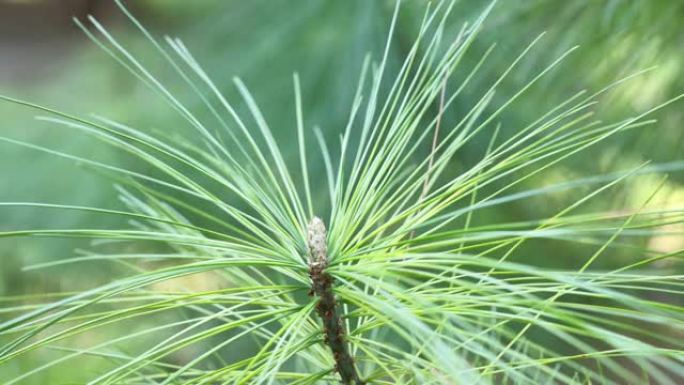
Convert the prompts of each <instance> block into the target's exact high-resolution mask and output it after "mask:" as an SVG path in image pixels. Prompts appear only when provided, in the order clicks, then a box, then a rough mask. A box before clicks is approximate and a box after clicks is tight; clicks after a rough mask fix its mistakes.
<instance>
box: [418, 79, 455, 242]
mask: <svg viewBox="0 0 684 385" xmlns="http://www.w3.org/2000/svg"><path fill="white" fill-rule="evenodd" d="M448 78H449V76H448V74H447V73H446V72H445V73H444V79H442V88H441V91H440V95H439V110H438V111H437V121H436V122H435V132H434V134H432V148H431V149H430V157H429V160H428V168H427V172H426V173H425V180H424V181H423V190H422V191H421V192H420V196H419V197H418V202H419V203H420V202H422V201H423V199H425V197H426V196H427V194H428V192H429V191H430V174H431V172H432V168H433V165H434V163H435V152H437V146H438V145H439V128H440V126H441V125H442V115H443V114H444V99H445V95H446V86H447V80H448ZM415 235H416V231H415V230H412V231H411V234H410V235H409V239H412V238H413V237H414V236H415Z"/></svg>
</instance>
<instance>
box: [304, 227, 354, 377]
mask: <svg viewBox="0 0 684 385" xmlns="http://www.w3.org/2000/svg"><path fill="white" fill-rule="evenodd" d="M307 230H308V239H307V241H308V247H309V276H310V277H311V294H315V295H316V296H318V297H319V301H318V305H316V312H317V313H318V316H319V317H320V318H321V320H322V321H323V334H324V341H325V344H326V345H328V347H329V348H330V350H331V351H332V355H333V359H334V360H335V370H336V371H337V372H338V373H339V374H340V377H341V378H342V383H343V384H345V385H364V384H365V383H364V382H363V381H361V378H360V377H359V373H358V371H357V369H356V365H355V364H354V358H353V357H352V356H351V353H350V352H349V346H348V344H347V342H346V341H345V335H346V330H345V327H344V322H343V320H342V314H341V311H340V308H339V306H338V304H337V301H336V300H335V294H334V293H333V289H332V287H333V283H334V279H333V277H332V276H331V275H330V274H328V273H327V272H326V271H325V269H326V268H327V267H328V251H327V246H326V231H325V225H324V224H323V221H321V220H320V219H319V218H318V217H314V218H313V219H312V220H311V223H309V226H308V229H307Z"/></svg>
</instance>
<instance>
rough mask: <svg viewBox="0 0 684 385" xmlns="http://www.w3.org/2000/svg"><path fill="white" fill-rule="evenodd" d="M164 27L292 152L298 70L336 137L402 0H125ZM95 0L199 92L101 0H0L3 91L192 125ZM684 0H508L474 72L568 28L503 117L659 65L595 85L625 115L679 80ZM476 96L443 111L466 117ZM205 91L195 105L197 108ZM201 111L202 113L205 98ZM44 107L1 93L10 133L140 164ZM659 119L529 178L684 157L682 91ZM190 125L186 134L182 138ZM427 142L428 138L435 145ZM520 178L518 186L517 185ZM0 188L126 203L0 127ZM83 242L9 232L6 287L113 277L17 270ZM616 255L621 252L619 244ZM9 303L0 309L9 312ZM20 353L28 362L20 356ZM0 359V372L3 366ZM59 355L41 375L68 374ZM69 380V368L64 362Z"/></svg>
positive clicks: (149, 59) (141, 52) (470, 9)
mask: <svg viewBox="0 0 684 385" xmlns="http://www.w3.org/2000/svg"><path fill="white" fill-rule="evenodd" d="M425 3H426V2H424V1H418V0H409V1H405V4H404V6H403V7H402V9H401V13H400V18H399V22H398V27H397V34H396V36H395V39H394V41H393V46H392V51H391V53H390V72H391V69H393V68H394V69H396V68H397V66H398V63H399V62H400V60H402V57H403V55H405V54H406V52H407V50H408V47H409V45H410V44H411V43H412V41H413V38H414V36H415V32H416V29H417V26H418V23H419V22H420V18H421V16H422V12H423V9H424V6H425ZM487 4H488V1H461V2H460V3H459V5H457V8H456V9H457V11H456V12H455V16H454V18H453V25H454V30H456V29H458V28H459V27H460V25H461V24H460V23H461V22H462V21H465V20H469V19H472V18H473V17H474V16H476V15H477V14H478V13H479V12H480V11H481V10H482V9H483V8H484V7H485V6H486V5H487ZM128 5H129V6H130V8H131V10H132V11H133V13H134V14H135V15H136V16H137V17H139V19H140V20H141V21H142V22H143V23H144V24H145V25H146V26H147V27H148V28H149V29H150V30H151V31H152V32H153V33H154V34H155V35H156V36H159V37H161V36H163V35H166V34H168V35H171V36H174V37H179V38H181V39H182V40H183V41H184V42H185V44H186V45H187V46H188V47H189V48H190V50H191V51H192V53H193V54H194V55H195V57H196V58H197V59H198V61H199V62H200V63H201V64H202V65H203V66H204V68H205V70H206V71H207V72H208V73H209V74H210V76H211V77H212V78H213V80H214V81H215V82H216V84H217V85H218V86H219V88H220V89H221V90H222V91H223V92H225V93H226V95H227V96H228V97H229V98H232V100H236V99H237V98H236V92H235V89H234V87H233V85H232V78H233V77H234V76H239V77H240V78H242V79H243V80H244V81H245V83H246V84H247V86H248V87H249V88H250V90H251V92H252V93H253V95H255V97H256V99H257V101H258V102H259V104H260V106H261V108H262V110H263V112H264V113H265V116H266V118H267V120H268V121H269V122H270V124H271V127H272V129H273V130H274V132H275V135H276V137H277V140H278V142H279V144H280V145H281V146H282V147H283V149H284V151H285V153H286V154H290V157H291V158H292V159H294V158H293V157H294V155H295V148H294V144H295V143H294V141H293V138H294V135H293V132H294V129H295V116H294V101H293V100H294V98H293V90H292V73H293V72H295V71H297V72H298V73H299V74H300V77H301V79H302V90H303V97H304V112H305V120H306V125H307V128H308V129H310V128H311V127H313V126H314V125H317V126H320V127H321V128H322V130H323V132H324V133H325V135H326V136H327V137H328V138H329V139H331V140H333V141H334V140H336V138H337V137H338V135H339V133H340V132H341V130H342V129H343V128H344V124H345V123H346V119H347V116H348V113H349V109H350V105H351V99H352V97H353V92H354V91H355V90H354V87H355V84H356V81H357V78H358V73H359V70H360V68H361V64H362V61H363V58H364V56H365V55H366V54H367V53H369V52H370V53H371V54H372V55H373V58H375V59H378V58H379V57H380V55H381V52H382V49H383V46H384V42H385V39H386V35H387V31H388V26H389V22H390V19H391V15H392V10H393V7H394V1H389V0H373V1H369V0H345V1H333V0H307V1H293V0H289V1H285V0H252V1H243V0H235V1H233V0H221V1H219V0H203V1H185V0H139V1H130V4H128ZM89 13H91V14H94V15H95V17H97V18H98V20H100V21H101V22H102V23H103V24H104V25H105V26H106V27H107V28H108V29H109V30H110V31H111V32H112V33H113V34H114V35H115V36H116V37H117V38H118V39H120V41H121V42H122V43H123V44H125V46H126V47H127V48H129V49H130V51H131V52H133V53H134V54H136V55H137V57H139V58H140V59H141V60H142V61H143V63H145V64H146V65H148V66H149V67H150V68H152V69H154V70H155V71H157V73H159V74H160V78H161V79H162V80H163V82H164V83H165V84H167V85H169V86H170V88H171V89H172V90H174V91H176V92H177V94H178V95H179V97H180V98H181V99H182V100H183V101H184V102H186V103H187V104H188V105H190V106H191V107H192V106H198V105H199V100H198V99H197V98H196V97H193V95H191V93H190V92H189V90H187V89H186V88H182V87H179V85H180V82H179V81H178V80H177V79H176V78H175V77H174V76H173V74H172V73H171V71H170V70H169V68H167V67H165V66H164V65H163V63H162V62H161V61H160V60H159V59H158V55H157V53H156V52H155V51H154V50H153V47H151V46H150V45H149V43H148V42H146V41H145V40H144V39H143V37H142V36H141V34H140V33H139V32H138V31H137V30H136V29H135V27H134V26H133V25H132V24H131V23H130V22H129V21H128V20H126V18H125V17H124V16H123V15H122V14H121V13H120V12H119V11H118V9H117V8H116V6H115V5H114V4H113V3H111V2H109V1H85V0H72V1H50V0H46V1H0V93H2V94H5V95H8V96H12V97H16V98H19V99H24V100H30V101H33V102H36V103H38V104H43V105H47V106H50V107H54V108H56V109H58V110H63V111H67V112H70V113H74V114H76V115H83V116H87V115H88V114H97V115H101V116H105V117H108V118H111V119H114V120H117V121H120V122H122V123H126V124H129V125H131V126H134V127H136V128H140V129H144V130H155V131H159V132H164V133H165V134H168V135H187V134H188V132H189V131H188V127H187V125H186V124H185V123H184V122H183V121H182V120H181V119H180V118H179V117H178V116H177V115H176V114H175V113H174V112H173V111H172V110H171V109H170V108H168V107H167V106H166V105H165V104H164V103H163V102H161V101H160V100H159V99H158V98H156V97H155V96H154V94H153V93H151V92H150V91H149V90H148V89H147V88H145V86H144V85H142V84H141V83H140V82H138V81H136V80H135V79H134V78H133V77H132V76H130V75H129V74H128V73H127V72H126V71H125V69H124V68H122V67H121V66H119V65H117V63H115V62H114V61H113V60H111V58H109V57H108V56H107V55H106V54H105V53H104V52H102V51H101V50H99V49H98V48H97V47H96V46H95V45H94V44H92V43H91V42H90V41H89V40H88V39H87V38H86V37H85V36H84V35H83V33H82V32H81V31H79V30H78V29H77V28H76V27H75V26H74V23H73V22H72V20H71V17H72V16H76V17H78V18H80V19H83V18H84V17H85V15H86V14H89ZM682 20H684V2H681V1H673V0H573V1H553V0H507V1H500V2H499V4H498V5H497V6H496V8H495V9H494V11H493V14H492V15H491V16H490V18H489V20H488V21H487V22H486V24H485V29H484V31H483V32H482V35H481V36H480V38H479V39H478V41H477V43H476V44H475V46H474V47H473V48H472V52H473V54H472V55H471V56H472V59H471V60H472V61H473V62H474V61H476V60H477V59H478V58H479V56H478V55H477V54H478V53H481V52H483V51H484V50H486V49H487V47H489V46H490V45H491V44H492V43H497V49H496V51H495V52H494V54H493V55H492V57H491V59H490V60H489V61H488V62H487V64H486V65H485V67H484V69H483V72H482V73H481V74H480V76H479V77H478V79H477V81H476V82H475V84H474V86H473V87H470V89H469V90H468V92H467V93H466V94H465V96H466V98H468V97H472V98H475V97H479V95H481V93H482V91H483V89H485V87H488V86H489V84H490V83H491V81H492V79H494V78H495V77H497V76H499V75H500V73H501V72H502V71H503V70H504V69H505V68H506V67H507V66H508V65H509V63H510V61H511V60H512V59H513V58H514V57H515V55H517V54H518V52H520V51H521V50H522V49H523V48H524V47H525V46H526V45H527V44H528V43H529V42H530V41H532V40H533V39H534V38H535V37H536V36H538V35H539V34H540V33H541V32H544V31H546V32H547V34H546V36H545V37H544V38H543V40H542V41H541V43H540V44H539V46H538V47H536V48H535V49H534V51H533V52H532V53H531V54H530V55H529V56H528V57H527V58H526V59H525V60H524V62H523V63H522V64H521V66H520V67H519V68H518V69H517V70H516V71H515V73H514V74H513V76H511V77H510V78H509V79H508V80H507V81H506V82H504V84H502V86H501V87H500V90H499V91H498V92H497V94H496V98H495V99H496V100H495V103H494V105H496V104H497V103H496V101H498V102H499V103H500V102H501V101H503V100H505V99H506V98H508V97H510V96H511V95H512V94H513V93H514V92H515V91H516V90H517V89H518V88H519V87H521V86H522V85H524V84H525V83H526V82H527V81H528V80H529V79H530V78H531V77H532V76H534V74H535V73H536V72H537V71H539V70H540V69H541V68H543V67H544V66H545V65H547V64H548V63H550V62H551V61H552V60H553V59H554V58H555V57H557V56H559V55H560V54H562V53H563V52H564V51H565V50H567V49H568V48H570V47H572V46H574V45H580V47H581V48H580V49H579V50H578V51H576V52H575V53H573V54H572V56H570V57H569V58H568V59H567V60H566V61H565V62H564V63H563V64H562V65H561V66H560V67H559V68H558V69H556V70H554V71H553V72H552V73H551V74H550V75H549V76H547V77H545V78H544V79H543V80H542V81H541V82H540V83H539V84H537V85H536V86H535V87H534V88H533V89H531V90H530V92H529V93H528V94H527V95H526V96H525V97H524V98H523V99H521V100H520V101H519V102H517V103H516V104H515V105H514V106H513V107H512V108H511V109H509V111H508V112H507V113H505V114H504V116H502V118H501V120H502V122H504V124H503V125H502V130H503V131H504V135H505V133H506V132H514V131H515V130H516V129H520V128H521V127H524V126H525V125H526V123H529V122H531V121H533V120H534V119H536V118H537V117H539V116H540V115H541V114H542V113H543V112H545V111H546V110H547V109H548V108H549V107H550V106H553V105H555V104H557V103H559V102H561V101H563V100H564V99H565V98H566V97H568V96H569V95H571V94H572V93H574V92H577V91H578V90H580V89H584V88H586V89H589V90H593V91H595V90H598V89H600V88H602V87H603V86H604V85H606V84H609V83H610V82H612V81H614V80H616V79H619V78H621V77H623V76H626V75H627V74H630V73H632V72H635V71H637V70H639V69H643V68H648V67H651V66H654V65H657V66H658V67H657V68H656V69H655V70H654V71H652V72H650V73H649V74H647V75H645V76H642V77H640V78H638V79H636V80H634V81H631V82H629V83H628V84H627V85H625V86H622V87H620V88H619V89H617V90H616V91H615V92H611V93H609V94H607V95H606V96H605V97H602V103H601V105H600V106H599V107H598V115H599V116H600V117H601V118H602V119H603V120H606V121H608V120H612V119H613V120H614V119H619V118H626V117H630V116H633V115H634V114H635V113H637V112H640V111H644V110H646V109H648V107H650V106H653V105H656V104H658V103H661V102H663V101H665V100H668V99H670V98H672V97H674V96H677V95H678V94H680V93H682V92H683V91H684V69H683V68H684V54H683V53H684V26H683V23H682ZM468 106H469V105H468V104H465V103H464V104H463V105H459V104H458V103H457V105H456V106H455V108H454V109H453V110H452V111H451V112H450V114H452V116H451V117H447V119H449V118H450V119H456V118H457V117H458V115H459V111H461V112H462V111H463V110H464V109H466V108H468ZM198 108H199V107H198ZM200 113H201V112H200ZM35 115H36V112H35V111H32V110H29V109H26V108H23V107H20V106H17V105H13V104H10V103H0V132H1V135H2V136H5V137H10V138H13V139H17V140H24V141H28V142H31V143H34V144H38V145H43V146H48V147H50V148H53V149H56V150H59V151H65V152H69V153H73V154H77V155H80V156H84V157H87V158H92V159H97V160H99V161H104V162H108V163H113V164H118V165H125V166H127V167H132V168H135V167H140V166H139V165H136V164H135V163H134V161H133V160H131V159H130V158H127V157H125V156H123V155H121V154H118V153H117V152H116V151H115V150H113V149H111V148H109V147H107V146H106V145H103V144H101V143H98V142H97V141H95V140H94V139H92V138H88V137H86V136H84V135H82V134H79V133H77V132H76V131H71V130H68V129H65V128H63V127H57V126H55V125H50V124H47V123H45V122H40V121H36V120H35V119H33V117H34V116H35ZM654 117H655V118H657V119H658V120H659V122H658V123H657V124H656V125H654V126H649V127H647V128H646V129H643V130H632V131H630V132H627V133H625V134H623V135H620V136H619V137H616V138H613V139H611V140H610V141H609V142H608V143H604V144H603V145H602V146H601V147H600V148H593V149H592V150H591V152H590V154H589V155H588V156H587V155H586V154H585V155H583V156H576V157H573V158H572V159H570V160H569V161H567V162H564V163H563V164H562V166H559V167H556V168H554V169H553V170H552V171H549V172H546V173H544V174H543V175H540V176H539V177H535V178H533V179H532V180H530V181H528V182H526V186H527V187H528V188H529V187H530V186H540V185H545V184H550V183H554V182H558V181H562V180H566V179H571V178H575V177H580V176H583V175H592V174H596V173H604V172H610V171H615V170H624V169H627V168H630V167H634V166H636V165H638V164H641V163H642V162H643V161H645V160H653V161H654V162H671V161H676V160H684V128H683V127H682V124H681V122H682V120H683V118H684V108H682V104H681V103H679V104H675V105H673V106H670V107H668V108H667V109H665V110H663V111H661V112H659V113H658V114H657V115H656V116H654ZM188 140H191V139H188ZM484 147H486V140H482V143H479V142H475V143H473V144H472V145H470V146H468V147H467V148H465V149H464V151H462V152H461V153H460V154H459V155H458V158H457V159H456V161H455V163H456V164H455V165H454V167H456V168H458V167H466V166H467V165H468V164H471V163H472V162H474V161H475V160H477V159H478V158H479V157H480V156H481V155H482V153H483V149H484ZM427 151H428V149H427V148H426V149H425V152H426V153H427ZM312 164H313V165H314V167H318V168H317V169H314V170H312V172H313V174H314V176H315V178H314V180H319V181H322V180H323V178H324V177H323V168H322V167H323V166H322V163H321V162H312ZM651 186H652V184H650V183H648V179H644V178H635V179H634V181H630V182H627V183H626V184H625V185H624V186H622V187H621V188H620V189H619V191H616V192H615V193H614V197H613V199H603V200H601V201H600V202H597V203H596V204H594V205H593V206H592V207H591V208H592V209H595V210H620V209H623V208H624V207H627V206H630V207H632V206H635V205H638V204H639V203H640V202H641V201H643V199H645V197H646V196H647V195H648V194H649V193H650V190H649V187H651ZM524 187H525V186H523V187H521V188H524ZM574 194H575V195H570V194H568V195H563V194H557V195H554V196H550V197H543V198H542V204H539V201H537V202H536V203H535V202H519V203H515V204H511V205H507V206H506V209H505V210H501V209H497V210H493V211H492V212H486V213H483V214H482V216H481V217H477V218H475V221H476V223H478V224H483V223H496V222H502V221H506V222H509V221H519V220H525V219H531V218H540V217H544V216H547V215H550V214H553V213H555V212H556V211H558V210H559V209H561V208H562V207H564V206H565V205H567V204H568V203H569V202H572V200H573V198H577V195H576V192H574ZM0 201H30V202H36V201H37V202H51V203H63V204H74V205H84V206H98V207H107V208H120V207H122V205H121V203H120V202H119V201H118V199H117V194H116V192H115V190H114V189H113V188H112V182H111V181H110V180H108V179H107V178H104V177H102V176H100V175H98V174H97V173H94V172H92V170H88V169H86V168H84V167H82V166H81V165H78V164H76V163H75V162H72V161H67V160H63V159H59V158H56V157H54V156H50V155H48V154H44V153H40V152H36V151H33V150H30V149H26V148H22V147H19V146H16V145H12V144H7V143H0ZM657 203H658V205H660V206H659V207H675V206H677V205H679V206H682V204H683V203H684V174H682V173H673V174H672V175H670V178H669V179H668V182H667V184H666V187H665V189H664V192H663V194H661V197H660V199H659V201H658V202H657ZM117 221H118V220H117V219H112V218H107V217H102V216H97V215H93V214H87V213H78V212H64V211H52V210H45V209H27V208H22V209H16V208H14V209H10V208H2V209H0V231H8V230H15V229H24V228H86V227H93V228H98V227H106V226H120V225H124V223H120V222H117ZM643 242H644V243H647V244H649V245H651V246H652V247H654V248H659V249H662V250H663V251H667V250H676V249H677V248H682V247H684V241H683V240H682V239H680V238H676V237H665V238H662V237H661V238H658V239H655V238H654V239H645V240H643ZM88 246H89V243H88V241H84V240H73V239H66V240H56V239H49V240H47V239H22V238H10V239H0V261H1V266H2V268H1V269H0V290H1V291H2V293H3V294H4V295H5V296H7V295H25V294H30V293H44V292H48V291H49V292H53V291H71V290H78V289H83V288H86V287H92V286H93V285H95V284H97V283H100V282H105V281H108V280H109V279H111V274H112V273H113V270H114V269H116V267H115V266H111V267H110V266H106V265H97V268H93V267H94V265H88V264H84V265H81V264H79V265H69V266H68V267H65V268H57V269H54V270H45V271H42V270H39V271H35V272H34V271H31V272H21V268H22V267H23V266H26V265H30V264H33V263H39V262H44V261H49V260H54V259H59V258H64V257H67V256H70V255H73V253H74V249H77V248H87V247H88ZM548 247H549V245H547V244H545V243H543V242H540V243H539V244H537V243H534V244H533V245H532V246H530V247H528V249H527V250H526V253H527V254H528V255H530V256H532V257H531V258H532V259H528V260H526V262H528V263H545V264H550V265H552V266H553V267H558V268H568V267H573V266H576V264H577V262H576V260H575V257H576V254H575V250H574V249H572V248H568V249H567V250H560V251H559V250H555V249H554V250H553V251H552V253H553V256H554V258H553V259H550V258H548V255H549V253H550V252H551V251H550V249H549V248H548ZM614 258H618V259H616V260H612V261H611V260H608V261H605V263H607V264H621V263H624V259H625V258H627V259H629V258H631V256H629V255H619V254H616V255H615V256H614ZM0 317H2V315H1V314H0ZM12 370H15V371H21V368H19V367H17V368H14V369H12ZM1 373H2V371H0V375H1ZM59 376H60V374H58V373H56V372H46V374H45V377H43V378H39V377H35V378H32V381H35V382H34V383H36V384H39V383H48V382H45V381H48V380H49V381H50V382H49V383H59V381H61V380H62V379H61V378H60V377H59ZM65 376H66V377H64V381H67V378H70V377H68V376H67V375H66V374H65Z"/></svg>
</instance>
